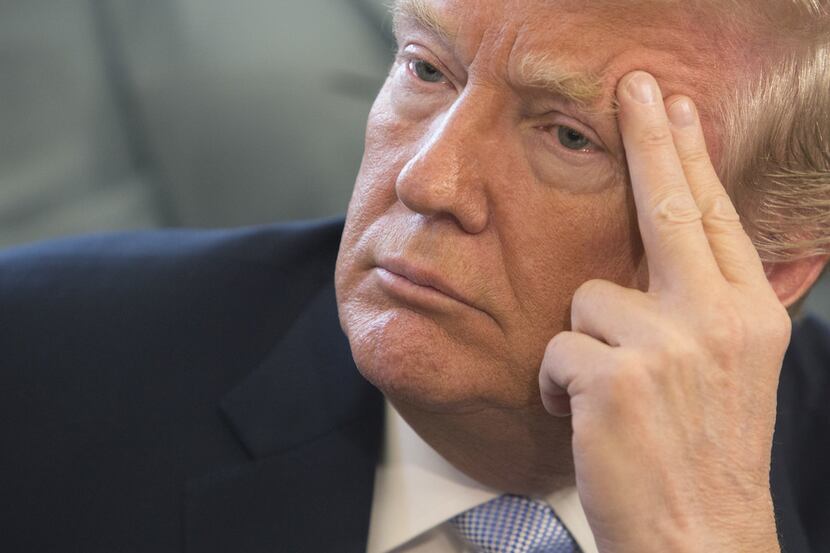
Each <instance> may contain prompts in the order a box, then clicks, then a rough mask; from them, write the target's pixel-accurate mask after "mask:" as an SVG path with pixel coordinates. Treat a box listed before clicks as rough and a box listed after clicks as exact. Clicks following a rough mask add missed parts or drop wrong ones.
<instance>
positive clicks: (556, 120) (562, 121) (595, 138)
mask: <svg viewBox="0 0 830 553" xmlns="http://www.w3.org/2000/svg"><path fill="white" fill-rule="evenodd" d="M543 126H544V127H547V128H548V129H554V128H557V127H567V128H569V129H573V130H575V131H576V132H578V133H579V134H581V135H583V136H584V137H585V138H587V139H588V140H589V141H590V142H591V144H592V146H593V147H594V149H596V150H599V151H607V150H608V148H607V147H606V146H605V144H604V143H603V142H602V139H601V138H600V137H599V135H598V134H597V133H596V132H594V130H593V129H591V128H590V127H589V126H587V125H585V124H584V123H582V122H581V121H579V120H578V119H574V118H573V117H570V116H568V115H566V114H564V113H561V112H557V113H556V114H555V117H553V118H552V119H551V122H550V123H546V124H545V125H543Z"/></svg>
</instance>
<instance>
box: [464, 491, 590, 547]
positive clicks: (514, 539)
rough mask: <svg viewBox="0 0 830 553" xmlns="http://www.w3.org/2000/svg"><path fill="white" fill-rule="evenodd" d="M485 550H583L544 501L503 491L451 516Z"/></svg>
mask: <svg viewBox="0 0 830 553" xmlns="http://www.w3.org/2000/svg"><path fill="white" fill-rule="evenodd" d="M450 522H451V523H452V524H453V526H455V528H456V529H457V530H458V532H459V533H460V534H461V537H462V538H464V539H465V540H466V541H467V542H468V543H470V544H472V545H473V546H474V547H475V548H476V550H477V551H480V552H481V553H579V551H580V549H579V546H578V545H577V544H576V542H575V541H574V539H573V537H571V535H570V533H569V532H568V530H567V528H565V525H564V524H562V522H561V521H560V520H559V518H557V516H556V513H554V512H553V509H551V508H550V506H549V505H548V504H547V503H545V502H544V501H538V500H535V499H530V498H528V497H523V496H520V495H511V494H507V495H502V496H500V497H497V498H495V499H492V500H490V501H488V502H487V503H483V504H481V505H479V506H478V507H473V508H472V509H470V510H469V511H464V512H463V513H461V514H460V515H458V516H455V517H453V518H451V519H450Z"/></svg>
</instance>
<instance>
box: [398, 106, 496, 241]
mask: <svg viewBox="0 0 830 553" xmlns="http://www.w3.org/2000/svg"><path fill="white" fill-rule="evenodd" d="M462 102H463V100H462V99H461V98H459V100H458V102H457V103H456V104H455V105H454V106H453V108H451V109H450V110H448V111H447V112H446V113H445V114H444V115H442V116H441V118H440V119H436V120H434V121H433V125H432V127H431V128H430V131H429V134H428V135H427V136H426V137H424V139H423V140H422V142H421V144H420V145H419V148H418V150H417V152H416V154H415V156H414V157H412V159H410V160H409V162H408V163H407V164H406V165H405V166H404V168H403V170H402V171H401V172H400V174H399V175H398V179H397V181H396V183H395V192H396V194H397V196H398V199H399V200H400V201H401V203H403V204H404V205H405V206H406V207H407V208H409V209H410V210H412V211H415V212H417V213H420V214H422V215H425V216H427V217H433V218H440V217H450V218H452V219H454V220H455V222H456V224H458V225H459V226H460V227H461V228H462V229H463V230H464V231H466V232H467V233H470V234H478V233H480V232H482V231H483V230H484V229H485V228H487V224H488V221H489V218H490V216H489V206H488V199H487V191H486V186H485V180H486V179H487V178H488V176H487V174H486V173H487V170H488V165H490V163H492V162H493V161H495V160H494V159H490V160H487V159H486V158H484V157H483V156H486V155H487V154H486V153H485V152H484V151H483V147H484V145H485V144H486V143H487V142H488V141H487V140H486V139H484V140H482V138H483V135H482V132H481V131H482V130H483V129H480V128H477V127H478V126H479V125H478V124H477V122H476V117H477V115H476V114H475V113H474V111H475V107H472V109H466V107H464V106H462ZM468 105H469V104H468ZM478 117H479V118H480V115H479V116H478ZM488 161H489V162H490V163H488Z"/></svg>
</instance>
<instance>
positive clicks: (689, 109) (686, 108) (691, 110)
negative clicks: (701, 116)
mask: <svg viewBox="0 0 830 553" xmlns="http://www.w3.org/2000/svg"><path fill="white" fill-rule="evenodd" d="M669 121H671V123H672V125H674V126H675V127H678V128H682V127H691V126H692V125H693V124H694V122H695V107H694V106H693V105H692V102H691V101H690V100H689V99H688V98H681V99H680V100H677V101H676V102H675V103H673V104H672V105H670V106H669Z"/></svg>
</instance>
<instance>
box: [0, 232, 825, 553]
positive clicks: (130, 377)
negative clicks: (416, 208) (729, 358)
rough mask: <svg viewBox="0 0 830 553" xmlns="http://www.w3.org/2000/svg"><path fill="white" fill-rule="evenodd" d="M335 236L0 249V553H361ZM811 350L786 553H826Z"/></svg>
mask: <svg viewBox="0 0 830 553" xmlns="http://www.w3.org/2000/svg"><path fill="white" fill-rule="evenodd" d="M341 230H342V221H339V220H338V221H324V222H317V223H309V224H295V225H283V226H268V227H259V228H251V229H242V230H234V231H164V232H145V233H131V234H117V235H108V236H92V237H85V238H76V239H68V240H61V241H55V242H50V243H42V244H36V245H33V246H27V247H22V248H15V249H11V250H7V251H6V252H3V253H0V351H2V356H3V357H2V373H0V382H2V384H1V385H0V440H1V441H0V551H4V552H5V551H9V552H15V551H21V552H41V551H56V552H58V551H59V552H76V551H77V552H84V553H93V552H108V553H112V552H148V553H150V552H152V553H163V552H173V551H176V552H179V551H188V552H193V553H195V552H199V553H206V552H228V553H249V552H250V553H252V552H263V553H264V552H269V553H272V552H276V551H288V552H295V551H297V552H301V551H315V552H316V551H324V552H339V551H343V552H355V553H363V551H365V547H366V537H367V530H368V520H369V513H370V507H371V499H372V484H373V478H374V470H375V465H376V462H377V458H378V452H379V446H380V439H381V434H382V417H383V410H382V396H381V395H380V393H379V392H378V391H377V390H375V389H374V388H373V387H372V386H370V385H369V384H368V383H366V382H365V381H364V380H363V379H362V378H361V377H360V375H359V374H358V372H357V369H356V368H355V366H354V364H353V361H352V359H351V355H350V352H349V347H348V342H347V341H346V339H345V337H344V336H343V334H342V332H341V330H340V327H339V323H338V319H337V312H336V305H335V297H334V288H333V283H332V274H333V267H334V260H335V257H336V254H337V248H338V245H339V238H340V233H341ZM827 337H828V330H827V328H826V327H825V326H824V325H823V324H822V323H820V322H818V321H817V320H815V319H807V320H805V321H804V322H802V323H801V324H800V325H799V326H798V328H797V330H796V333H795V337H794V340H793V344H792V347H791V350H790V352H789V354H788V357H787V363H786V366H785V368H784V371H783V377H782V382H781V386H780V405H779V412H780V416H779V419H778V429H777V433H776V437H775V450H774V465H773V474H772V483H773V488H774V492H775V501H776V507H777V510H778V516H779V520H780V528H781V532H782V535H783V542H784V544H785V546H786V550H787V551H790V552H792V553H796V552H808V551H810V552H819V551H821V552H826V551H830V503H828V502H829V501H830V478H828V477H827V476H828V473H830V446H829V445H828V437H830V436H829V434H828V432H829V430H828V429H830V408H828V397H830V394H828V391H829V390H828V382H830V378H828V370H826V365H827V360H828V359H830V345H828V338H827Z"/></svg>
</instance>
